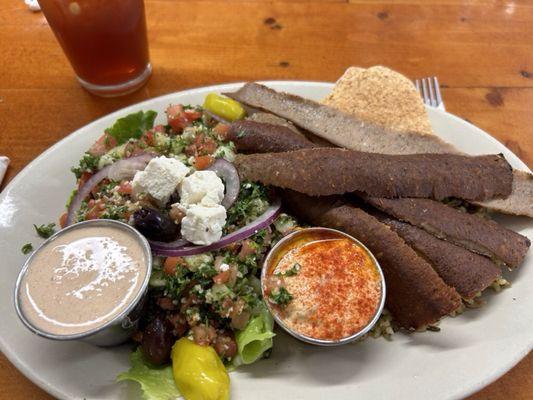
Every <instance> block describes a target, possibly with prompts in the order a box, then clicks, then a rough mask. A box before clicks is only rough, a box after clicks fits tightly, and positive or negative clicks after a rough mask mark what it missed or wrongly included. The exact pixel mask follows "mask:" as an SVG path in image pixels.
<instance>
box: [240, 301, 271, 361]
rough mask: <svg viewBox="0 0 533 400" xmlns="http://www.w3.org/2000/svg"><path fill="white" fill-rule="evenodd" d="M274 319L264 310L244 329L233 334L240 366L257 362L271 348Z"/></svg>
mask: <svg viewBox="0 0 533 400" xmlns="http://www.w3.org/2000/svg"><path fill="white" fill-rule="evenodd" d="M273 330H274V319H273V318H272V315H270V313H269V312H268V311H267V310H266V309H263V311H262V312H261V313H260V314H259V315H257V316H256V317H254V318H252V319H251V320H250V322H249V323H248V325H247V326H246V328H244V329H243V330H242V331H240V332H237V333H236V334H235V339H236V341H237V350H238V354H239V357H238V358H239V359H240V361H241V363H242V364H251V363H253V362H255V361H257V360H258V359H259V358H261V356H262V355H263V353H264V352H265V351H267V350H268V349H270V348H271V347H272V338H273V337H274V336H276V335H275V333H274V332H273Z"/></svg>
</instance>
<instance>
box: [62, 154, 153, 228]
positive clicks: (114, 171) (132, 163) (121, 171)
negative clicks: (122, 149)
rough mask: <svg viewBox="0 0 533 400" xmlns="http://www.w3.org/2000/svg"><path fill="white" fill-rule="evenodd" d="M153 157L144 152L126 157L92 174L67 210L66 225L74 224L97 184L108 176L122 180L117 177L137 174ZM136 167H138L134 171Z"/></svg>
mask: <svg viewBox="0 0 533 400" xmlns="http://www.w3.org/2000/svg"><path fill="white" fill-rule="evenodd" d="M152 158H154V155H153V154H149V153H144V154H141V155H138V156H135V157H130V158H124V159H122V160H118V161H116V162H114V163H113V164H111V165H108V166H106V167H104V168H102V169H101V170H100V171H98V172H97V173H95V174H94V175H93V176H91V177H90V178H89V179H88V180H87V182H85V183H84V185H83V186H82V187H81V188H80V189H78V192H77V193H76V195H75V196H74V198H73V199H72V201H71V202H70V205H69V207H68V210H67V219H66V221H65V226H69V225H71V224H72V222H73V221H74V215H75V214H76V212H77V211H78V210H79V209H80V207H81V203H82V202H83V200H85V199H86V198H87V196H89V194H90V193H91V191H92V190H93V188H94V187H95V186H96V185H98V184H99V183H100V182H102V181H103V180H104V179H106V178H110V179H113V180H121V179H115V178H117V177H121V176H124V175H128V176H130V175H131V174H132V173H133V175H135V172H137V171H140V170H142V169H144V167H145V166H146V164H147V163H148V162H149V161H150V160H151V159H152ZM134 168H137V169H136V170H135V171H133V169H134ZM133 175H131V176H133ZM122 179H127V178H122Z"/></svg>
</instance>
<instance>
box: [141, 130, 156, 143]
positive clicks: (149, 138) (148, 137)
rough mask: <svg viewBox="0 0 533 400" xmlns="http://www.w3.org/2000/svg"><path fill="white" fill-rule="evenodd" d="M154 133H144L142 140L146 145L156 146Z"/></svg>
mask: <svg viewBox="0 0 533 400" xmlns="http://www.w3.org/2000/svg"><path fill="white" fill-rule="evenodd" d="M154 137H155V135H154V132H153V131H146V132H144V133H143V135H142V137H141V140H142V141H143V142H144V143H146V144H147V145H148V146H154V145H155V140H154Z"/></svg>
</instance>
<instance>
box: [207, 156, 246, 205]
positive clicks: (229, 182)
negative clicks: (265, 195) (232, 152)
mask: <svg viewBox="0 0 533 400" xmlns="http://www.w3.org/2000/svg"><path fill="white" fill-rule="evenodd" d="M207 169H208V170H210V171H213V172H215V173H216V174H217V175H218V177H219V178H222V179H224V184H225V193H224V198H223V199H222V202H221V204H222V206H223V207H224V208H225V209H226V210H227V209H229V208H230V207H231V206H232V205H233V203H235V200H237V197H238V196H239V190H240V188H241V181H240V179H239V173H238V172H237V169H236V168H235V167H234V166H233V164H232V163H230V162H229V161H226V160H224V159H223V158H218V159H217V160H216V161H215V163H214V164H213V165H211V166H210V167H209V168H207Z"/></svg>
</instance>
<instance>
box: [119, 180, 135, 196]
mask: <svg viewBox="0 0 533 400" xmlns="http://www.w3.org/2000/svg"><path fill="white" fill-rule="evenodd" d="M117 192H119V193H120V194H128V195H131V193H132V187H131V182H130V181H122V182H120V185H118V188H117Z"/></svg>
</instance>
